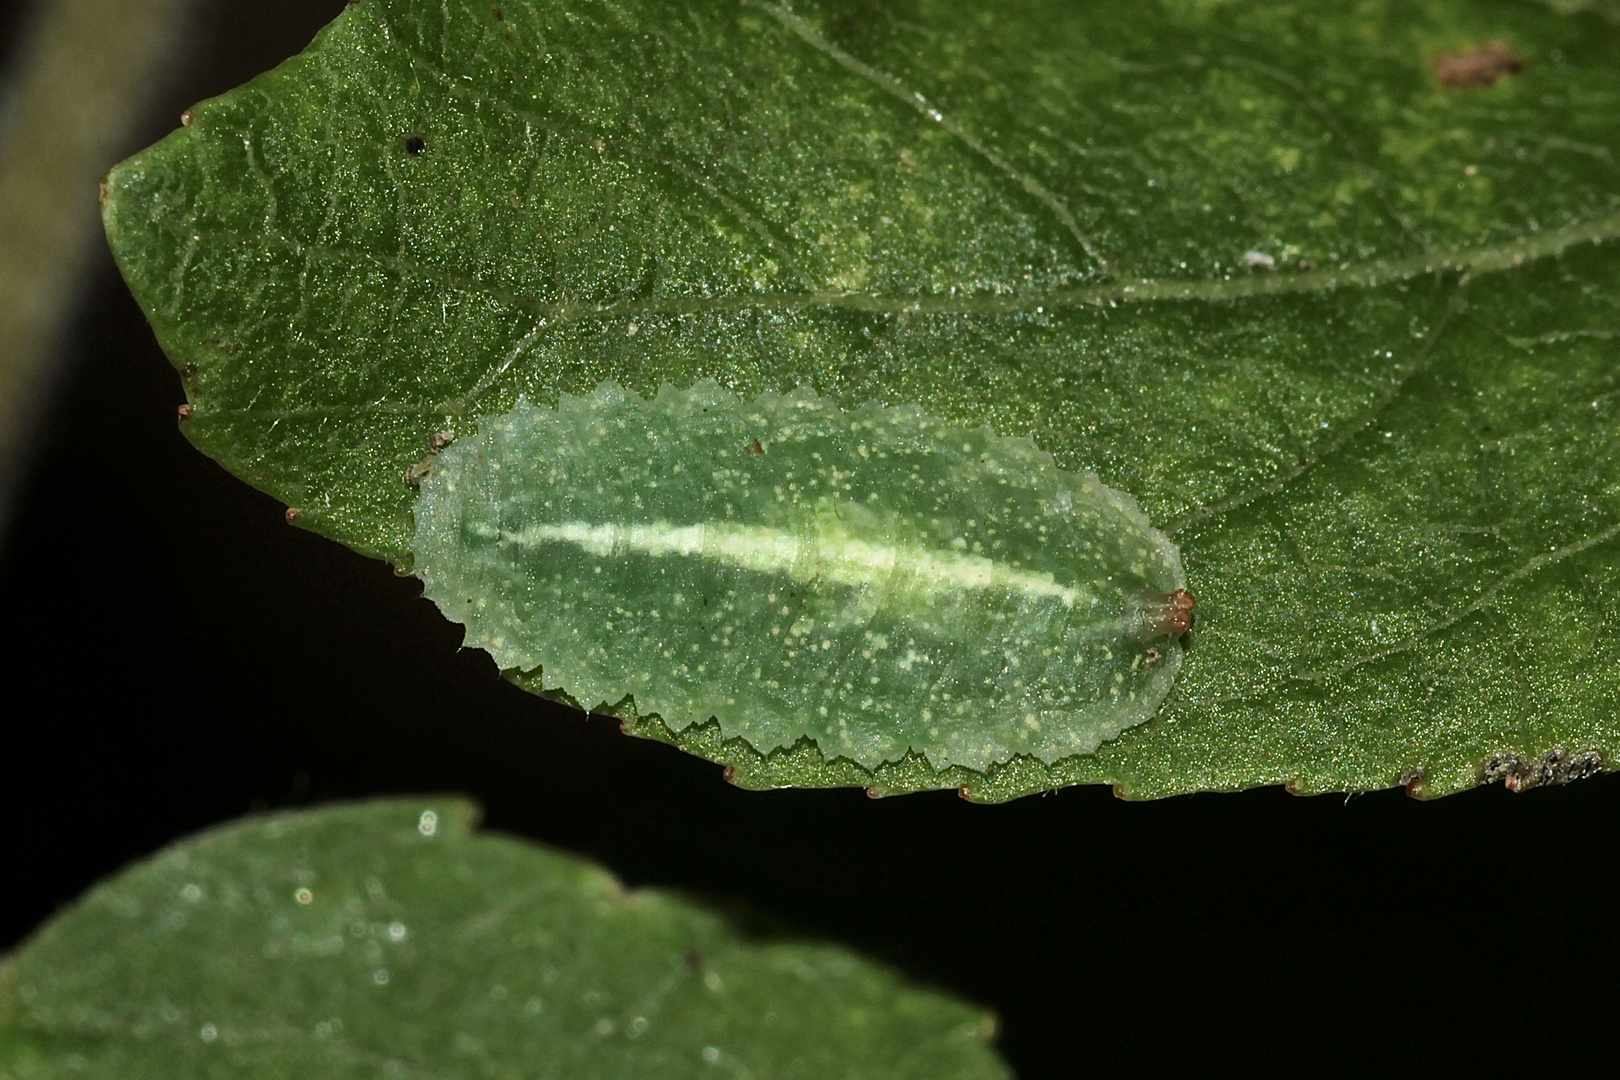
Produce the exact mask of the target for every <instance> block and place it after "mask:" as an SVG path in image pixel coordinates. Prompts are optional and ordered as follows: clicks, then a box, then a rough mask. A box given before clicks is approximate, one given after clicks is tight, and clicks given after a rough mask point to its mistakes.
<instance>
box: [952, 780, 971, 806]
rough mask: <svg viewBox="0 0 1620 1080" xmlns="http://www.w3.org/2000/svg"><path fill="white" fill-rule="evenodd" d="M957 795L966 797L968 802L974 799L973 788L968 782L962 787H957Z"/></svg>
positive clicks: (960, 797)
mask: <svg viewBox="0 0 1620 1080" xmlns="http://www.w3.org/2000/svg"><path fill="white" fill-rule="evenodd" d="M956 796H957V798H959V799H965V800H967V801H968V802H972V801H973V789H972V788H970V787H968V786H967V785H966V784H963V785H962V786H961V787H959V788H957V789H956Z"/></svg>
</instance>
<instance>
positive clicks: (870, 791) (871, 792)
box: [866, 787, 883, 799]
mask: <svg viewBox="0 0 1620 1080" xmlns="http://www.w3.org/2000/svg"><path fill="white" fill-rule="evenodd" d="M866 797H867V798H868V799H881V798H883V792H881V791H879V790H878V789H877V788H875V787H869V788H867V789H866Z"/></svg>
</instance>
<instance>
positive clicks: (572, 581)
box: [414, 382, 1192, 769]
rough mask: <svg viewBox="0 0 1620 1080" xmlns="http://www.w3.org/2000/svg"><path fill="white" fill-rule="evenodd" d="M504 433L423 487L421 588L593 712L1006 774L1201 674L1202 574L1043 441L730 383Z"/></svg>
mask: <svg viewBox="0 0 1620 1080" xmlns="http://www.w3.org/2000/svg"><path fill="white" fill-rule="evenodd" d="M479 427H480V431H479V433H478V434H477V435H476V436H473V437H470V438H464V439H462V440H461V441H459V442H457V443H455V444H454V445H452V446H451V447H449V448H448V449H447V450H445V451H444V452H443V453H441V454H440V455H439V457H438V459H437V467H436V468H435V469H434V470H433V471H432V474H431V475H430V476H428V477H426V478H425V479H424V480H423V481H422V486H421V494H420V496H419V498H418V500H417V503H416V538H415V544H414V552H415V556H416V572H417V573H418V574H419V575H420V576H421V577H422V579H423V581H424V582H425V583H426V593H427V595H428V596H429V597H430V598H431V599H432V600H433V601H434V602H435V603H436V604H437V605H438V606H439V608H440V610H441V611H443V612H444V614H445V615H446V616H448V617H449V618H451V619H454V620H456V621H458V622H462V623H465V624H466V625H467V642H468V644H470V645H476V646H479V647H482V648H484V649H487V650H489V652H490V653H491V654H492V655H493V656H494V657H495V660H496V662H497V663H498V664H499V665H500V666H501V667H502V668H503V669H514V668H515V669H520V670H524V671H530V670H533V669H535V668H542V669H543V672H542V678H543V681H544V683H545V685H546V686H547V687H558V688H561V689H562V690H564V691H565V692H567V693H568V694H569V695H570V696H572V697H573V698H574V699H575V700H576V701H579V702H580V703H581V704H583V705H585V706H586V707H588V708H589V707H594V706H597V705H599V704H614V703H617V702H619V701H621V700H623V699H624V697H625V696H626V695H631V696H633V697H634V698H635V703H636V707H637V709H638V710H639V711H640V712H642V713H644V714H645V713H656V714H658V715H659V716H660V717H662V718H663V720H664V722H665V723H666V724H668V725H669V726H670V727H671V728H673V729H675V730H677V731H679V730H681V729H682V728H685V727H686V726H688V725H690V724H694V723H702V722H706V721H707V720H709V719H710V718H711V717H714V718H717V719H718V720H719V722H720V725H721V728H722V730H723V731H724V733H725V734H726V735H727V736H741V737H742V738H744V739H746V740H747V741H748V742H749V743H750V744H751V745H753V746H754V747H755V748H756V749H758V750H760V751H761V752H767V751H770V750H771V749H773V748H776V747H779V746H790V745H792V744H794V743H796V742H797V741H798V740H800V739H803V738H809V739H812V740H814V741H815V743H816V744H817V746H818V747H819V748H820V750H821V751H822V753H824V754H825V755H827V757H829V758H834V757H846V758H849V759H851V760H853V761H855V762H857V763H859V764H861V765H864V766H867V767H872V766H876V765H878V764H880V763H882V762H884V761H894V760H898V759H899V758H901V757H903V756H904V755H905V754H906V753H907V752H908V751H912V752H915V753H918V754H922V755H924V756H926V757H927V758H928V760H929V762H930V763H932V764H933V765H934V766H936V767H944V766H948V765H965V766H968V767H970V768H975V769H983V768H984V767H985V766H987V765H990V764H993V763H996V762H1002V761H1007V760H1009V759H1011V758H1012V757H1013V756H1014V755H1018V754H1030V755H1034V756H1035V757H1037V758H1039V759H1040V760H1042V761H1047V762H1050V761H1055V760H1057V759H1059V758H1062V757H1067V756H1069V755H1073V754H1083V753H1089V752H1091V751H1093V750H1095V749H1096V748H1097V746H1098V745H1099V744H1100V743H1102V742H1103V741H1104V740H1106V739H1110V738H1113V737H1114V736H1116V735H1118V734H1119V733H1120V732H1121V731H1123V730H1124V729H1125V728H1127V727H1129V726H1130V725H1132V724H1136V723H1140V722H1142V721H1144V720H1147V719H1149V718H1150V717H1152V716H1153V714H1154V713H1155V712H1156V711H1157V709H1158V707H1159V705H1160V703H1161V702H1162V701H1163V700H1164V697H1165V695H1166V694H1167V693H1168V692H1169V690H1170V686H1171V684H1172V683H1173V682H1174V680H1175V677H1176V671H1177V669H1178V668H1179V666H1180V664H1181V655H1182V652H1181V644H1180V634H1181V633H1182V632H1183V631H1185V630H1186V629H1187V628H1188V625H1189V622H1190V613H1191V608H1192V596H1191V594H1189V593H1187V592H1186V590H1185V585H1186V581H1185V579H1184V575H1183V573H1182V569H1181V559H1180V555H1179V553H1178V552H1177V550H1176V548H1175V546H1174V545H1173V544H1171V543H1170V541H1169V540H1168V539H1167V538H1166V537H1165V536H1164V535H1163V534H1161V533H1160V532H1158V531H1157V530H1156V529H1154V528H1153V527H1152V525H1150V524H1149V523H1148V521H1147V518H1146V517H1144V516H1143V514H1142V512H1141V511H1140V510H1138V509H1137V506H1136V502H1135V500H1134V499H1132V498H1131V497H1130V496H1128V495H1123V494H1121V493H1119V492H1117V491H1114V490H1112V489H1110V488H1108V487H1106V486H1105V485H1104V484H1103V483H1102V482H1101V481H1100V480H1098V479H1097V478H1096V477H1095V476H1093V475H1092V474H1090V473H1077V472H1067V471H1064V470H1061V469H1059V468H1057V466H1056V465H1055V464H1054V463H1053V461H1052V459H1051V457H1050V455H1048V454H1046V453H1044V452H1042V451H1040V450H1038V449H1036V447H1035V445H1034V443H1032V442H1031V441H1030V440H1028V439H1016V438H1006V437H1001V436H997V435H996V434H994V433H993V432H991V431H990V430H989V429H988V428H979V429H976V430H963V429H960V428H953V427H950V426H948V425H947V424H945V423H943V422H941V421H939V420H935V419H931V418H930V417H928V416H926V415H924V414H923V412H922V411H921V409H919V408H917V407H915V406H906V407H901V408H884V407H882V406H879V405H875V404H874V405H865V406H862V407H860V408H858V409H855V410H853V411H849V412H845V411H843V410H841V409H839V408H838V407H837V406H836V405H835V404H833V402H831V401H829V400H827V399H824V398H819V397H817V396H816V395H815V394H814V393H813V392H811V391H809V390H800V391H796V392H794V393H791V394H785V395H776V394H765V395H762V396H760V397H759V398H756V399H755V400H753V401H750V402H747V403H744V402H742V401H741V400H739V399H738V398H737V397H735V396H734V395H732V394H731V393H729V392H727V391H726V390H724V389H722V388H721V387H720V386H719V385H718V384H716V383H713V382H704V383H700V384H699V385H697V386H695V387H693V388H692V389H690V390H684V391H683V390H674V389H671V388H669V387H666V388H664V389H663V390H661V391H660V392H659V393H658V395H657V396H656V397H655V398H654V399H653V400H651V401H643V400H642V399H641V398H640V397H638V396H636V395H635V394H633V393H629V392H627V391H625V390H623V389H621V388H620V387H618V386H617V385H615V384H613V383H603V384H602V385H601V386H600V387H598V388H597V389H596V391H595V392H594V393H591V394H589V395H587V396H584V397H571V396H568V395H564V396H563V398H562V401H561V403H560V404H559V406H558V407H557V408H556V409H555V410H553V409H546V408H538V407H536V406H534V405H530V404H528V403H526V402H519V403H518V405H517V407H516V408H515V409H513V410H512V411H511V412H510V413H507V414H505V415H504V416H497V417H488V418H485V419H483V420H482V421H481V422H480V424H479Z"/></svg>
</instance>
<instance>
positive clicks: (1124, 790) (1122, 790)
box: [1110, 784, 1131, 802]
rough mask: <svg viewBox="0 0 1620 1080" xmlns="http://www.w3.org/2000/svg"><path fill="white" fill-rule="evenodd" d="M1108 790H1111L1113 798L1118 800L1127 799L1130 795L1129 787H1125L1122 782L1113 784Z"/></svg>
mask: <svg viewBox="0 0 1620 1080" xmlns="http://www.w3.org/2000/svg"><path fill="white" fill-rule="evenodd" d="M1110 790H1112V791H1113V793H1114V798H1116V799H1118V800H1120V801H1121V802H1125V801H1128V800H1129V799H1130V797H1131V789H1130V788H1128V787H1126V786H1125V785H1124V784H1115V785H1114V786H1113V788H1111V789H1110Z"/></svg>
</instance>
